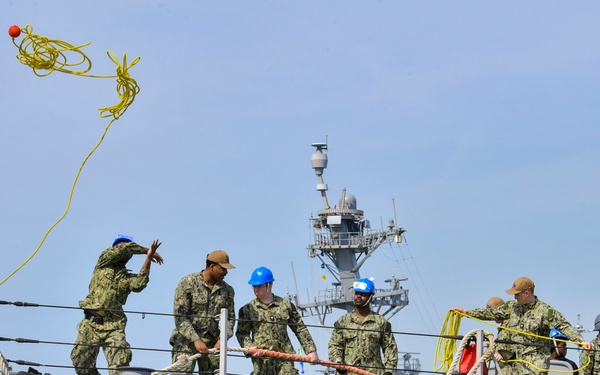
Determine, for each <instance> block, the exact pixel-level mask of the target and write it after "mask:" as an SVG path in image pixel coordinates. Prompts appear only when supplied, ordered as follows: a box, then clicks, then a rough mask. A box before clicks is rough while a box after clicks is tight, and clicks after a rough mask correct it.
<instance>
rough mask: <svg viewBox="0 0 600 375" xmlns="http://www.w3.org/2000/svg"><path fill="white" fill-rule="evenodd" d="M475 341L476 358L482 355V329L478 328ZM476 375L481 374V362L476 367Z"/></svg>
mask: <svg viewBox="0 0 600 375" xmlns="http://www.w3.org/2000/svg"><path fill="white" fill-rule="evenodd" d="M475 342H476V343H477V360H478V361H479V359H480V358H481V356H483V331H482V330H478V331H477V335H476V336H475ZM477 375H483V364H482V365H481V366H479V368H478V369H477Z"/></svg>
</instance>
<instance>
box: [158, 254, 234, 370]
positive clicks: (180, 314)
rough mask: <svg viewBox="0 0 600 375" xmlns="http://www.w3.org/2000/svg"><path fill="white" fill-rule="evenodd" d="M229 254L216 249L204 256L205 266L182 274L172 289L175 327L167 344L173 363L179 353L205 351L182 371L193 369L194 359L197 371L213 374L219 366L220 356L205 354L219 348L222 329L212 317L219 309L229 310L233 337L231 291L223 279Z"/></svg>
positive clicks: (230, 267) (217, 314)
mask: <svg viewBox="0 0 600 375" xmlns="http://www.w3.org/2000/svg"><path fill="white" fill-rule="evenodd" d="M232 268H235V267H234V266H233V265H232V264H231V263H229V255H228V254H227V253H226V252H225V251H223V250H215V251H213V252H211V253H210V254H208V255H207V256H206V267H205V268H204V269H203V270H202V271H200V272H196V273H193V274H191V275H187V276H185V277H184V278H183V279H181V281H179V283H178V284H177V287H176V288H175V297H174V299H173V314H175V329H174V330H173V332H172V333H171V338H170V339H169V343H170V344H171V346H172V347H173V349H172V350H171V355H172V361H173V363H175V362H177V360H178V359H179V356H180V355H185V354H187V355H192V354H196V353H207V355H206V356H202V357H201V358H199V359H197V360H195V361H191V362H190V363H189V364H188V366H187V367H186V369H185V370H184V372H187V373H192V372H194V367H195V366H196V362H197V363H198V368H199V370H200V374H214V372H215V370H216V369H218V368H219V357H218V356H215V355H208V350H209V349H216V350H219V349H220V348H221V340H220V338H221V329H220V328H219V322H218V321H217V320H216V319H215V317H218V316H219V314H220V313H221V309H227V310H228V314H229V315H228V318H227V319H228V325H227V338H230V337H231V336H233V325H234V324H235V310H234V302H233V300H234V296H235V295H234V294H235V292H234V290H233V287H231V286H230V285H229V284H227V283H226V282H225V281H224V279H225V276H227V273H228V272H229V270H230V269H232Z"/></svg>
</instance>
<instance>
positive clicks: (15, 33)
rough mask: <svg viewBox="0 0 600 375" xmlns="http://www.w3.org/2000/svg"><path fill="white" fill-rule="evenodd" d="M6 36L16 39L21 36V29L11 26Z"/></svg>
mask: <svg viewBox="0 0 600 375" xmlns="http://www.w3.org/2000/svg"><path fill="white" fill-rule="evenodd" d="M8 35H10V36H12V37H13V38H18V37H19V35H21V28H20V27H19V26H17V25H12V26H11V27H9V28H8Z"/></svg>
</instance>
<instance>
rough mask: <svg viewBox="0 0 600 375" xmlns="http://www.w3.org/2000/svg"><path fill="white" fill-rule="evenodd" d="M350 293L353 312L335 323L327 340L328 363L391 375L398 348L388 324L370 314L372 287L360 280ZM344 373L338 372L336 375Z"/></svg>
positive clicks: (369, 281) (365, 279) (369, 282)
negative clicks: (352, 301)
mask: <svg viewBox="0 0 600 375" xmlns="http://www.w3.org/2000/svg"><path fill="white" fill-rule="evenodd" d="M353 290H354V310H352V311H351V312H349V313H347V314H345V315H342V316H341V317H340V318H339V319H338V320H337V321H336V322H335V324H334V329H333V333H332V335H331V338H330V339H329V347H328V351H329V360H330V361H332V362H338V363H343V364H346V365H350V366H354V367H357V368H361V369H364V370H367V371H370V372H372V373H374V374H378V375H380V374H383V375H392V374H393V373H394V369H395V368H396V365H397V364H398V346H397V344H396V339H395V338H394V335H393V333H392V325H391V324H390V322H388V321H387V320H386V319H385V318H384V317H383V316H381V315H379V314H377V313H376V312H374V311H372V310H371V302H372V301H373V296H374V295H375V284H374V283H373V281H372V280H371V279H367V278H363V279H360V280H358V281H356V282H355V283H354V284H353ZM382 351H383V357H384V361H383V362H382V360H381V354H380V353H381V352H382ZM345 373H346V370H339V369H338V370H337V374H345Z"/></svg>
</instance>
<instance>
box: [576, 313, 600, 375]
mask: <svg viewBox="0 0 600 375" xmlns="http://www.w3.org/2000/svg"><path fill="white" fill-rule="evenodd" d="M594 331H599V332H598V335H597V336H596V337H595V338H594V339H593V340H592V342H591V345H592V349H591V350H590V351H589V352H587V351H584V350H582V351H581V354H580V355H579V368H580V371H579V373H580V374H582V375H597V374H600V315H598V316H596V321H595V322H594ZM588 359H589V361H590V364H589V365H588V366H586V365H587V364H588ZM584 366H586V367H585V368H583V367H584Z"/></svg>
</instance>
